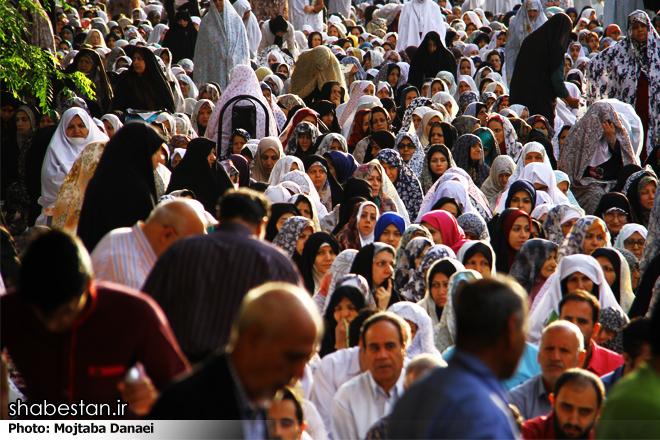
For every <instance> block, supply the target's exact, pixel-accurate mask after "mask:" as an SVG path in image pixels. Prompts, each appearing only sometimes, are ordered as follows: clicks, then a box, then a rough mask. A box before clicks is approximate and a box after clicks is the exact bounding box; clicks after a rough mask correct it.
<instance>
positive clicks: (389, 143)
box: [363, 130, 396, 163]
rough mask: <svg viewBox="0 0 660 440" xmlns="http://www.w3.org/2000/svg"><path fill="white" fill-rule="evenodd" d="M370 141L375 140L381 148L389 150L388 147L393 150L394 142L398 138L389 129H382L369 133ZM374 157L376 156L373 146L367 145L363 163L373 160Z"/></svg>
mask: <svg viewBox="0 0 660 440" xmlns="http://www.w3.org/2000/svg"><path fill="white" fill-rule="evenodd" d="M369 142H370V143H371V142H374V143H375V144H376V145H378V146H379V147H380V149H381V150H388V149H389V150H391V149H393V148H394V143H395V142H396V138H395V137H394V135H393V134H392V133H390V132H389V131H387V130H382V131H377V132H376V133H372V134H371V135H369ZM374 157H375V156H374V155H373V154H371V146H367V151H366V153H365V155H364V160H363V163H369V162H371V160H372V159H374Z"/></svg>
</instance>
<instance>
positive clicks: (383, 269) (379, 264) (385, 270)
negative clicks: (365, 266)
mask: <svg viewBox="0 0 660 440" xmlns="http://www.w3.org/2000/svg"><path fill="white" fill-rule="evenodd" d="M393 273H394V255H392V254H391V253H390V252H388V251H381V252H379V253H378V254H376V256H375V257H374V263H373V266H372V270H371V280H372V281H373V284H374V286H380V285H381V284H383V282H384V281H385V280H386V279H388V278H389V277H391V276H392V274H393Z"/></svg>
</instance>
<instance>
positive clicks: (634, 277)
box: [630, 268, 642, 290]
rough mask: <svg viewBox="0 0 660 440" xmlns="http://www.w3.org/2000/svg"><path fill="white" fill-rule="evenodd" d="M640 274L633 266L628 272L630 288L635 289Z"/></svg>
mask: <svg viewBox="0 0 660 440" xmlns="http://www.w3.org/2000/svg"><path fill="white" fill-rule="evenodd" d="M641 277H642V276H641V275H640V274H639V271H638V270H637V268H634V269H633V271H632V273H631V274H630V281H631V282H632V288H633V290H635V289H637V285H638V284H639V279H640V278H641Z"/></svg>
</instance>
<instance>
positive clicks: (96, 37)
mask: <svg viewBox="0 0 660 440" xmlns="http://www.w3.org/2000/svg"><path fill="white" fill-rule="evenodd" d="M89 42H90V43H92V46H100V45H101V36H100V34H99V33H98V32H92V35H91V36H90V37H89Z"/></svg>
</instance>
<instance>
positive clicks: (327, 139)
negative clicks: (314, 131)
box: [316, 133, 348, 156]
mask: <svg viewBox="0 0 660 440" xmlns="http://www.w3.org/2000/svg"><path fill="white" fill-rule="evenodd" d="M334 141H337V142H339V145H341V148H340V151H343V152H344V153H348V146H347V144H346V138H345V137H344V136H342V135H340V134H337V133H328V134H326V135H325V136H324V137H323V140H322V141H321V143H320V144H319V147H318V148H317V149H316V154H318V155H319V156H323V155H324V154H325V153H327V152H329V151H330V148H331V147H332V144H333V142H334Z"/></svg>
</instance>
